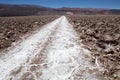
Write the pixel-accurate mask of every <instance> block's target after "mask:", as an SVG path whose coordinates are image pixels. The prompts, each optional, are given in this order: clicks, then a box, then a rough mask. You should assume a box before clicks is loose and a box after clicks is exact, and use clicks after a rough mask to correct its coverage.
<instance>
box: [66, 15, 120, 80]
mask: <svg viewBox="0 0 120 80" xmlns="http://www.w3.org/2000/svg"><path fill="white" fill-rule="evenodd" d="M68 19H69V21H70V22H71V23H72V24H73V26H74V29H75V30H76V31H77V33H78V34H79V38H80V39H82V43H84V44H85V45H87V47H86V48H87V49H89V50H90V51H91V52H92V58H93V59H92V62H93V63H96V64H97V65H98V66H100V67H104V68H105V70H104V71H103V74H104V75H105V76H106V77H108V79H109V80H120V16H115V15H114V16H68Z"/></svg>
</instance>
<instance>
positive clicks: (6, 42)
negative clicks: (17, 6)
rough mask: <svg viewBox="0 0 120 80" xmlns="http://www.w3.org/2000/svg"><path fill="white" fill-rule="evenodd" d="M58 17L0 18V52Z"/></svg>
mask: <svg viewBox="0 0 120 80" xmlns="http://www.w3.org/2000/svg"><path fill="white" fill-rule="evenodd" d="M58 17H59V16H28V17H25V16H24V17H0V51H2V50H4V49H6V48H8V47H10V46H11V45H12V43H14V42H16V41H18V40H20V39H22V36H24V35H26V34H28V33H30V32H32V31H35V30H37V29H40V28H41V26H43V25H45V24H47V23H49V22H51V21H53V20H55V19H56V18H58Z"/></svg>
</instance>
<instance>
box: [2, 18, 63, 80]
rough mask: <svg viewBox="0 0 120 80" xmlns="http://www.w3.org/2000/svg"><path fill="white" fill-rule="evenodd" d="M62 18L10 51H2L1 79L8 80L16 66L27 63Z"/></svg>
mask: <svg viewBox="0 0 120 80" xmlns="http://www.w3.org/2000/svg"><path fill="white" fill-rule="evenodd" d="M60 20H61V18H59V19H56V20H55V21H53V22H52V23H49V24H47V25H45V26H43V27H42V29H40V30H39V31H37V32H36V33H35V34H32V35H31V36H30V37H28V38H27V39H25V40H23V41H22V42H21V43H20V44H18V45H16V46H15V48H13V49H12V50H10V51H9V52H6V53H0V54H4V56H2V57H0V80H7V79H6V77H7V75H8V74H9V73H10V72H11V71H12V70H13V69H14V68H16V67H19V66H21V65H24V64H26V63H25V62H26V61H27V59H28V58H31V57H33V56H34V55H35V54H36V53H37V52H38V51H39V50H40V49H41V48H42V46H43V45H44V43H45V42H46V41H47V38H48V37H49V35H51V33H52V32H53V31H54V29H55V26H56V25H57V24H58V23H59V22H60Z"/></svg>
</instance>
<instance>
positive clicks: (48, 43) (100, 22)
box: [0, 15, 120, 80]
mask: <svg viewBox="0 0 120 80" xmlns="http://www.w3.org/2000/svg"><path fill="white" fill-rule="evenodd" d="M0 80H120V16H119V15H86V16H85V15H84V16H73V15H67V16H66V17H65V16H62V17H61V16H59V15H56V16H52V15H51V16H50V15H48V16H23V17H0Z"/></svg>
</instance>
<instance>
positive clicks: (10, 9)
mask: <svg viewBox="0 0 120 80" xmlns="http://www.w3.org/2000/svg"><path fill="white" fill-rule="evenodd" d="M65 14H68V15H120V10H119V9H94V8H69V7H62V8H49V7H43V6H37V5H11V4H0V16H31V15H65Z"/></svg>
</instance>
